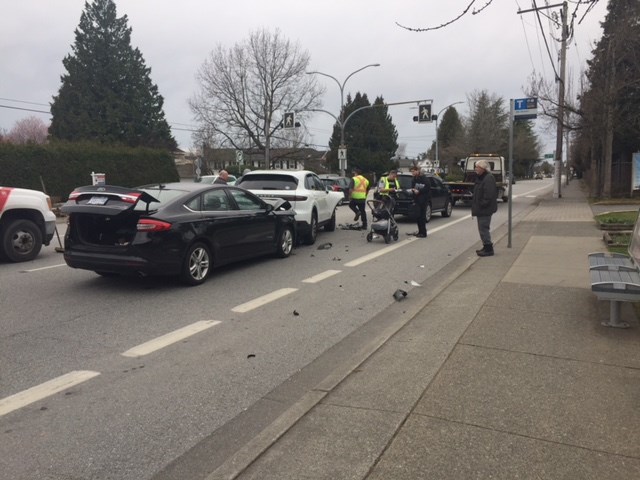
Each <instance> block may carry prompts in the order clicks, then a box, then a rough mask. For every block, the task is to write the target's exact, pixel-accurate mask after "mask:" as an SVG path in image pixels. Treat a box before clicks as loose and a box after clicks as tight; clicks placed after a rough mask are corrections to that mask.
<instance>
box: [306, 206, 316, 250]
mask: <svg viewBox="0 0 640 480" xmlns="http://www.w3.org/2000/svg"><path fill="white" fill-rule="evenodd" d="M309 227H310V228H309V232H308V233H307V234H306V235H305V237H304V243H306V244H307V245H313V244H314V243H316V238H318V214H317V213H316V212H315V210H314V212H313V213H312V214H311V225H309Z"/></svg>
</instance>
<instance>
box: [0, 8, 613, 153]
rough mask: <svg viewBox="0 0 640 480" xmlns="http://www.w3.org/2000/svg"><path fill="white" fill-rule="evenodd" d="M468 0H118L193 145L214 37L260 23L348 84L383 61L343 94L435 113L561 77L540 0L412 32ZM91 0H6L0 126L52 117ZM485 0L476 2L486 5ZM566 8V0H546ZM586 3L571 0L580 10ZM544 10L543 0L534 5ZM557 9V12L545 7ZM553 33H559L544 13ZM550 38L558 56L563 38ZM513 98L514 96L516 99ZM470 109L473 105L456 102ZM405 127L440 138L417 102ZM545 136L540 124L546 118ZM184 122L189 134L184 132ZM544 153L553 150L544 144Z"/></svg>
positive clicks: (594, 16) (323, 132) (597, 16)
mask: <svg viewBox="0 0 640 480" xmlns="http://www.w3.org/2000/svg"><path fill="white" fill-rule="evenodd" d="M470 2H471V0H393V1H392V0H295V1H294V0H232V1H229V0H224V1H220V0H180V1H175V0H116V2H115V3H116V6H117V11H118V16H122V15H125V14H126V15H127V16H128V20H129V26H130V27H131V28H132V29H133V32H132V46H133V47H134V48H135V47H137V48H139V49H140V51H141V52H142V55H143V56H144V59H145V62H146V65H147V66H148V67H150V68H151V80H152V81H153V82H154V83H155V84H157V85H158V88H159V91H160V94H161V95H162V96H163V97H164V100H165V114H166V118H167V121H168V122H169V124H170V125H171V127H172V132H173V134H174V136H175V138H176V140H177V141H178V144H179V145H180V147H181V148H183V149H191V148H192V140H191V133H190V132H189V131H186V130H187V129H189V128H194V122H193V117H192V114H191V111H190V109H189V106H188V103H187V102H188V99H189V98H190V97H191V96H192V95H193V94H194V92H195V91H196V88H197V85H196V81H195V74H196V72H197V70H198V69H199V68H200V66H201V65H202V63H203V62H204V60H205V58H206V57H207V55H208V54H209V52H211V50H213V48H214V47H215V46H216V45H217V44H222V45H223V46H225V47H231V46H233V45H234V44H235V43H237V42H241V41H243V40H244V39H246V38H247V37H248V35H249V33H250V32H252V31H255V30H256V29H258V28H263V27H264V28H267V29H272V30H273V29H275V28H279V29H280V30H281V32H282V33H283V35H284V36H285V37H287V38H288V39H290V40H292V41H295V42H298V43H299V44H300V46H301V47H302V48H303V49H305V50H307V51H308V52H309V54H310V57H311V65H310V69H311V70H318V71H322V72H324V73H327V74H329V75H332V76H334V77H336V78H337V79H338V80H340V82H342V81H343V80H344V79H345V78H346V77H347V76H348V75H349V74H350V73H351V72H353V71H355V70H357V69H358V68H360V67H362V66H364V65H367V64H371V63H380V65H381V66H380V67H377V68H368V69H366V70H363V71H362V72H359V73H357V74H355V75H354V76H353V77H351V78H350V79H349V81H348V82H347V84H346V87H345V96H346V93H352V94H354V93H355V92H357V91H360V92H363V93H366V94H367V95H368V96H369V99H370V100H371V101H373V100H374V99H375V97H376V96H378V95H382V96H383V97H384V99H385V101H386V102H388V103H392V102H403V101H410V100H422V99H432V100H433V113H434V114H435V113H438V111H440V110H441V109H442V108H443V107H446V106H447V105H449V104H451V103H454V102H458V101H465V100H466V99H467V94H469V93H471V92H474V91H477V90H487V91H488V92H489V93H490V94H497V95H499V96H501V97H503V98H504V99H505V100H507V102H508V100H509V99H511V98H523V97H525V96H526V95H525V94H524V88H525V87H526V85H527V84H528V78H529V76H530V75H531V72H532V71H534V70H535V71H536V72H539V73H541V74H543V75H544V76H545V77H546V78H549V79H551V80H552V79H553V78H554V74H553V67H552V63H551V60H550V58H549V55H548V54H547V51H546V47H545V45H544V40H543V35H544V34H543V33H541V29H540V26H539V24H538V20H537V18H536V15H535V14H534V13H523V14H518V11H519V10H527V9H530V8H531V6H532V3H533V2H531V1H529V0H493V3H492V4H491V5H489V6H488V7H487V8H485V9H484V10H483V11H482V12H480V13H479V14H477V15H472V14H471V11H472V10H473V7H472V8H471V10H470V11H469V13H468V14H466V15H465V16H463V17H462V18H461V19H459V20H457V21H456V22H454V23H452V24H451V25H449V26H446V27H444V28H441V29H438V30H435V31H428V32H421V33H417V32H411V31H407V30H405V29H402V28H400V27H399V26H397V25H396V22H397V23H399V24H402V25H405V26H409V27H413V28H428V27H434V26H438V25H442V24H444V23H446V22H448V21H450V20H452V19H454V18H455V17H457V16H458V15H460V14H461V13H462V12H463V10H464V9H465V8H466V6H467V5H468V4H469V3H470ZM84 3H85V2H84V0H55V1H53V0H1V4H2V15H1V16H0V59H1V60H0V62H1V63H0V105H2V107H0V129H4V130H6V131H8V130H10V129H11V128H12V127H13V125H14V123H15V122H16V120H19V119H21V118H25V117H27V116H30V115H34V116H38V117H40V118H42V119H43V120H44V121H45V122H47V123H48V122H49V121H50V116H49V115H47V114H43V113H35V112H29V111H26V110H18V109H15V108H7V107H17V108H21V109H33V110H48V108H49V102H50V101H51V99H52V96H53V95H55V94H57V91H58V89H59V87H60V76H61V75H62V74H63V73H65V72H64V68H63V66H62V59H63V58H64V57H65V55H67V54H68V53H70V52H71V45H72V44H73V42H74V30H75V29H76V27H77V26H78V24H79V21H80V15H81V13H82V10H83V8H84ZM486 3H487V0H477V1H476V2H475V4H474V7H476V9H480V8H481V7H482V6H483V5H485V4H486ZM546 3H547V4H552V5H553V4H558V3H561V2H560V1H559V0H558V1H551V2H546ZM576 3H577V2H576V1H575V0H574V1H570V2H569V10H570V12H573V10H574V8H575V4H576ZM537 4H538V6H542V5H544V4H545V1H544V0H538V1H537ZM606 4H607V1H606V0H599V2H598V4H597V5H596V6H595V8H593V9H592V10H591V11H590V12H589V13H588V14H587V15H586V17H585V18H584V19H583V20H582V23H580V24H578V22H577V21H578V20H580V19H581V18H582V15H583V13H584V12H586V10H587V7H586V6H585V5H581V6H580V8H579V10H578V17H577V19H576V28H575V33H574V37H573V39H572V41H571V44H570V46H569V49H568V54H567V65H568V70H567V71H568V72H570V73H571V74H572V76H573V78H574V79H577V77H578V75H579V74H580V72H581V71H582V70H583V69H585V68H586V60H587V59H589V58H590V56H591V49H592V46H593V44H594V42H595V41H597V40H598V39H599V38H600V37H601V35H602V29H601V28H600V22H602V21H603V20H604V16H605V14H606ZM545 12H546V14H547V15H552V14H554V15H555V14H559V13H560V8H559V7H556V8H552V9H549V10H546V11H545ZM541 21H542V26H543V28H544V33H545V34H547V38H548V36H549V35H548V34H549V32H550V31H552V33H553V34H554V35H555V36H556V38H559V37H560V31H559V30H558V29H553V30H551V27H550V21H549V19H548V18H546V17H544V16H541ZM549 41H550V49H551V52H552V56H553V58H554V60H555V59H556V58H557V51H558V48H559V45H558V43H557V42H555V41H553V40H549ZM318 80H319V82H321V83H322V84H324V85H325V86H326V93H325V95H324V97H323V108H324V109H325V110H329V111H332V112H335V114H336V115H338V113H339V107H340V90H339V88H338V85H337V84H336V83H335V82H333V81H332V80H331V79H329V78H326V77H322V76H319V77H318ZM507 105H508V103H507ZM456 108H458V111H459V112H460V113H461V114H463V115H466V114H467V105H466V104H461V105H457V106H456ZM389 113H390V114H391V116H392V118H393V121H394V123H395V125H396V127H397V129H398V135H399V138H398V143H399V144H401V145H403V144H404V145H405V146H406V148H405V154H406V155H407V156H409V157H415V156H416V155H418V154H419V153H421V152H424V151H426V150H427V149H428V148H429V147H430V145H431V143H432V141H433V140H434V138H435V125H434V124H417V123H414V122H413V121H412V117H413V116H414V115H417V110H416V109H415V107H413V108H412V106H410V105H403V106H394V107H390V108H389ZM333 123H334V120H333V118H332V117H331V116H329V115H327V114H325V113H320V112H319V113H316V114H315V115H314V117H313V118H312V120H311V122H310V125H309V131H310V133H311V135H312V137H311V138H310V140H309V143H311V144H315V145H318V146H319V147H318V148H321V147H322V146H326V145H327V144H328V140H329V137H330V135H331V129H332V125H333ZM537 123H538V130H539V131H540V132H541V128H542V122H541V121H540V120H537ZM179 129H183V130H179ZM553 131H554V130H552V132H551V133H550V134H545V136H544V138H543V144H544V145H545V148H544V149H545V151H547V150H548V151H549V152H551V151H553V148H554V142H555V140H554V133H553ZM543 153H544V152H543Z"/></svg>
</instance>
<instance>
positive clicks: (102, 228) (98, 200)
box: [61, 185, 158, 246]
mask: <svg viewBox="0 0 640 480" xmlns="http://www.w3.org/2000/svg"><path fill="white" fill-rule="evenodd" d="M139 202H144V207H143V206H141V205H139ZM152 202H158V200H157V199H155V198H154V197H152V196H151V195H149V194H148V193H146V192H143V191H140V190H135V189H131V188H124V187H116V186H110V185H101V186H88V187H81V188H78V189H76V190H74V191H73V192H72V193H71V195H70V196H69V200H68V201H67V202H66V203H65V204H64V205H63V206H62V207H61V211H62V212H63V213H66V214H68V215H69V216H70V221H69V235H70V237H71V239H72V241H73V242H74V243H76V244H85V245H103V246H126V245H129V244H130V243H131V242H132V241H133V239H134V237H135V235H136V233H137V224H138V220H139V218H140V217H141V216H143V215H148V214H149V213H150V211H149V205H150V203H152Z"/></svg>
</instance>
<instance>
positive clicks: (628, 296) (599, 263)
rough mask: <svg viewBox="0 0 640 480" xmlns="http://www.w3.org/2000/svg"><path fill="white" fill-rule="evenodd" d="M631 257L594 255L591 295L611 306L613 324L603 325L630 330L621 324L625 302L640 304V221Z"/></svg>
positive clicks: (608, 322)
mask: <svg viewBox="0 0 640 480" xmlns="http://www.w3.org/2000/svg"><path fill="white" fill-rule="evenodd" d="M628 252H629V256H626V255H622V254H619V253H590V254H589V273H590V275H591V291H592V292H593V293H595V295H596V297H597V298H598V300H609V301H610V302H611V306H610V314H609V321H607V322H602V325H604V326H607V327H615V328H629V323H628V322H624V321H622V320H620V309H621V302H640V222H639V221H638V218H636V222H635V224H634V227H633V234H632V236H631V242H630V243H629V248H628Z"/></svg>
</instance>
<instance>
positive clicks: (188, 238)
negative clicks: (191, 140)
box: [61, 182, 296, 285]
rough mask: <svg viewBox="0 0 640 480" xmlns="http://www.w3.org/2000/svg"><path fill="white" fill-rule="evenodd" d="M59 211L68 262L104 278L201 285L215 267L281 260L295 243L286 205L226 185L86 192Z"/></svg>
mask: <svg viewBox="0 0 640 480" xmlns="http://www.w3.org/2000/svg"><path fill="white" fill-rule="evenodd" d="M61 210H62V212H63V213H65V214H67V215H68V216H69V218H68V228H67V232H66V234H65V240H64V259H65V262H66V263H67V265H69V266H70V267H73V268H80V269H85V270H92V271H94V272H96V273H98V274H99V275H102V276H115V275H123V274H137V275H142V276H147V275H173V276H178V277H179V278H180V279H181V280H182V281H183V282H184V283H186V284H188V285H199V284H202V283H204V282H205V281H206V279H207V278H208V277H209V275H210V273H211V271H212V269H213V268H214V267H216V266H220V265H224V264H228V263H232V262H237V261H241V260H246V259H249V258H253V257H258V256H265V255H273V256H276V257H281V258H285V257H288V256H289V255H290V254H291V251H292V249H293V247H294V245H295V242H296V229H295V228H296V224H295V213H294V211H293V209H292V208H291V205H290V204H289V202H288V201H286V200H282V199H264V200H263V199H261V198H258V197H257V196H255V195H254V194H252V193H251V192H249V191H247V190H244V189H242V188H237V187H232V186H227V185H207V184H200V183H191V182H183V183H182V182H177V183H167V184H153V185H145V186H142V187H137V188H126V187H118V186H112V185H93V186H85V187H79V188H76V189H75V190H74V191H73V192H72V193H71V194H70V195H69V199H68V201H67V202H66V203H65V204H64V205H63V206H62V208H61Z"/></svg>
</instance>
